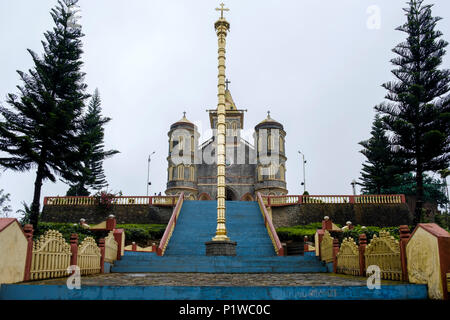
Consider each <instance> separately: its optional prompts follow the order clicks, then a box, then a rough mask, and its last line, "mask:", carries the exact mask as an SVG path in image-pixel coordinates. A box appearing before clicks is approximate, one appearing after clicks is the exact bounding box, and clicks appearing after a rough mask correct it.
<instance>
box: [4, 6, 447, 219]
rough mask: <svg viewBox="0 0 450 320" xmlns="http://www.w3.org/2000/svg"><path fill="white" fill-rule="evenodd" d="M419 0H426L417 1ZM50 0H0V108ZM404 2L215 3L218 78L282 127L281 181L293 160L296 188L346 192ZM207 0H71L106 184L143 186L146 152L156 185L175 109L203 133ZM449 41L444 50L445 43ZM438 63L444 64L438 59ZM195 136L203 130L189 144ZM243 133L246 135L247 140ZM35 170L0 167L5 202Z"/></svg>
mask: <svg viewBox="0 0 450 320" xmlns="http://www.w3.org/2000/svg"><path fill="white" fill-rule="evenodd" d="M430 1H431V0H429V1H426V3H430ZM56 2H57V1H56V0H39V1H29V0H0V40H1V44H0V103H3V104H4V101H5V100H6V98H5V97H6V94H7V93H9V92H17V90H16V88H15V86H16V85H18V84H21V83H20V82H19V77H18V75H17V73H16V70H17V69H18V70H22V71H26V70H28V69H29V68H30V67H32V60H31V57H30V55H29V54H28V52H27V51H26V49H27V48H30V49H32V50H34V51H35V52H38V53H42V45H41V43H40V42H41V40H43V39H44V37H43V33H44V32H45V31H46V30H48V29H50V28H52V27H53V22H52V19H51V16H50V14H49V11H50V9H51V8H52V7H54V6H55V4H56ZM405 2H406V1H398V0H396V1H392V0H370V1H368V0H340V1H335V0H322V1H304V0H301V1H300V0H283V1H278V0H264V1H260V0H259V1H256V0H245V1H242V0H240V1H238V0H228V1H226V3H225V4H226V7H228V8H230V10H231V11H230V12H229V13H227V14H226V17H227V20H228V21H229V22H230V23H231V32H230V33H229V35H228V38H227V40H228V41H227V77H228V78H229V79H230V80H231V82H232V83H231V84H230V91H231V93H232V95H233V98H234V101H235V102H236V104H237V106H238V108H240V109H248V112H247V113H246V115H245V123H244V126H245V128H246V129H253V127H254V126H255V125H256V124H257V123H258V122H259V121H261V120H263V119H264V118H265V117H266V112H267V110H271V116H272V117H273V118H274V119H276V120H278V121H279V122H281V123H282V124H283V125H284V128H285V131H286V132H287V137H286V151H287V157H288V161H287V183H288V189H289V193H290V194H299V193H300V192H303V187H301V186H300V182H301V181H302V180H303V174H302V167H301V160H300V156H299V154H298V153H297V151H298V150H301V151H302V152H303V153H304V154H305V155H306V160H307V167H306V185H307V189H308V191H309V192H310V194H351V193H352V189H351V185H350V182H351V181H352V179H357V178H358V177H359V176H360V174H359V173H360V170H361V164H362V163H363V162H364V160H365V158H364V157H363V156H362V155H361V154H360V153H359V150H361V147H360V146H359V145H358V142H359V141H361V140H365V139H367V138H369V137H370V127H371V124H372V120H373V117H374V111H373V107H374V106H375V105H376V104H378V103H380V102H382V101H383V98H384V95H385V90H384V89H383V88H381V86H380V85H381V84H382V83H384V82H387V81H389V80H391V79H392V78H393V77H392V76H391V73H390V71H391V69H392V65H391V64H390V62H389V61H390V59H391V58H393V57H394V54H393V53H392V52H391V49H392V48H393V47H394V46H395V45H396V44H398V43H399V42H400V41H403V40H404V39H405V35H404V34H403V33H402V32H399V31H395V28H396V27H397V26H399V25H401V24H403V23H404V22H405V16H404V13H403V11H402V8H403V7H405ZM433 2H434V3H435V7H434V9H433V14H434V15H438V16H441V17H443V18H444V20H442V21H441V22H439V24H438V29H439V30H441V31H442V32H443V33H444V37H443V38H444V39H445V40H447V41H449V40H450V14H449V13H450V2H449V1H445V0H434V1H433ZM218 3H219V1H211V0H196V1H187V0H183V1H182V0H170V1H162V0H158V1H157V0H130V1H112V0H89V1H87V0H80V2H79V5H80V6H81V9H82V13H81V15H82V19H81V24H82V26H83V32H84V33H85V34H86V36H85V37H84V38H83V43H84V55H83V61H84V62H85V64H84V68H83V70H84V71H85V72H86V73H87V75H86V79H85V81H86V83H87V84H88V86H89V89H88V90H89V92H91V93H92V92H93V91H94V89H95V88H96V87H98V88H99V91H100V94H101V98H102V101H103V103H102V108H103V111H104V114H105V115H106V116H109V117H111V118H112V119H113V120H112V121H111V122H110V124H109V125H108V126H107V128H106V133H105V135H106V136H105V142H106V145H107V147H108V148H114V149H117V150H119V151H121V153H120V154H118V155H116V156H114V157H113V158H112V159H110V160H106V161H105V163H104V167H105V172H106V175H107V178H108V182H109V185H110V189H112V191H119V190H121V191H122V192H123V194H124V195H145V194H146V181H147V157H148V155H149V154H150V153H151V152H152V151H156V154H155V155H154V156H153V157H152V162H151V168H150V175H151V179H150V180H151V182H152V186H151V188H150V194H153V193H155V192H156V193H158V192H160V191H161V192H164V190H165V184H166V177H167V160H166V157H167V151H168V142H167V140H168V137H167V131H168V130H169V127H170V124H171V123H173V122H175V121H177V120H179V119H180V118H181V117H182V112H183V111H186V112H187V117H188V119H190V120H191V121H194V122H196V123H197V124H200V125H201V126H202V127H203V129H207V128H209V122H208V114H207V113H206V112H205V110H206V109H211V108H215V107H216V104H217V101H216V100H217V38H216V35H215V31H214V27H213V24H214V22H215V21H216V20H217V18H218V13H217V12H216V11H215V10H214V8H216V7H217V6H218ZM373 5H375V6H377V8H379V9H380V13H381V15H380V18H381V20H380V21H381V24H380V28H379V29H370V28H368V27H367V21H368V19H369V17H370V14H368V12H367V10H368V8H369V7H370V6H373ZM447 49H448V50H450V49H449V48H447ZM443 67H445V68H450V59H449V56H448V55H447V56H446V58H445V60H444V64H443ZM206 138H208V136H206V137H203V140H205V139H206ZM250 142H252V141H250ZM34 179H35V172H34V171H30V172H28V173H18V172H9V171H7V172H4V173H3V174H2V175H1V177H0V189H2V188H3V189H5V191H6V192H8V193H10V194H11V200H12V201H11V205H12V207H13V210H14V211H16V210H18V209H21V208H22V206H21V202H22V201H25V202H27V203H31V201H32V196H33V188H34V185H33V184H34ZM67 189H68V186H66V185H65V184H63V183H60V182H59V183H55V184H54V183H51V182H49V181H47V182H45V183H44V186H43V189H42V196H50V195H65V193H66V191H67Z"/></svg>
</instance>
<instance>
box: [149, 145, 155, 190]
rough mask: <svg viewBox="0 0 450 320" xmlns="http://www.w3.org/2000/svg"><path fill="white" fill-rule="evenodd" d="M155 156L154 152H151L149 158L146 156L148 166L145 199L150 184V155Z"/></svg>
mask: <svg viewBox="0 0 450 320" xmlns="http://www.w3.org/2000/svg"><path fill="white" fill-rule="evenodd" d="M154 154H155V151H153V152H152V153H151V154H150V155H149V156H148V165H147V197H148V187H149V186H150V185H151V184H152V183H151V182H150V180H149V179H150V161H152V159H151V158H152V155H154Z"/></svg>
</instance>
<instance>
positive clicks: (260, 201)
mask: <svg viewBox="0 0 450 320" xmlns="http://www.w3.org/2000/svg"><path fill="white" fill-rule="evenodd" d="M256 196H257V199H258V204H259V208H260V209H261V213H262V215H263V218H264V224H265V225H266V228H267V232H268V233H269V237H270V239H271V240H272V243H273V247H274V249H275V253H276V254H277V255H279V256H283V255H284V249H283V246H282V245H281V242H280V239H279V238H278V235H277V232H276V230H275V227H274V226H273V223H272V219H271V217H270V216H269V213H268V211H267V208H266V205H265V204H264V201H263V199H262V196H261V194H260V193H259V192H257V193H256Z"/></svg>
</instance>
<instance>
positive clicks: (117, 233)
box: [113, 229, 125, 260]
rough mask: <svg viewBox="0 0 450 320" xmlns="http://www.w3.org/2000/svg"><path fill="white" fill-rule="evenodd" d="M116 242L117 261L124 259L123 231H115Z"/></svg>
mask: <svg viewBox="0 0 450 320" xmlns="http://www.w3.org/2000/svg"><path fill="white" fill-rule="evenodd" d="M113 234H114V240H116V242H117V260H120V259H122V237H124V236H125V233H124V231H123V229H114V233H113Z"/></svg>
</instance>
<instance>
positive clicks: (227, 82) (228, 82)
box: [225, 79, 231, 90]
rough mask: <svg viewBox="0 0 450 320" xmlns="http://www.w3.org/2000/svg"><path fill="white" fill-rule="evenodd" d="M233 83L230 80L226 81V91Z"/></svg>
mask: <svg viewBox="0 0 450 320" xmlns="http://www.w3.org/2000/svg"><path fill="white" fill-rule="evenodd" d="M230 83H231V81H230V80H228V79H227V80H225V85H226V90H228V85H229V84H230Z"/></svg>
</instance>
